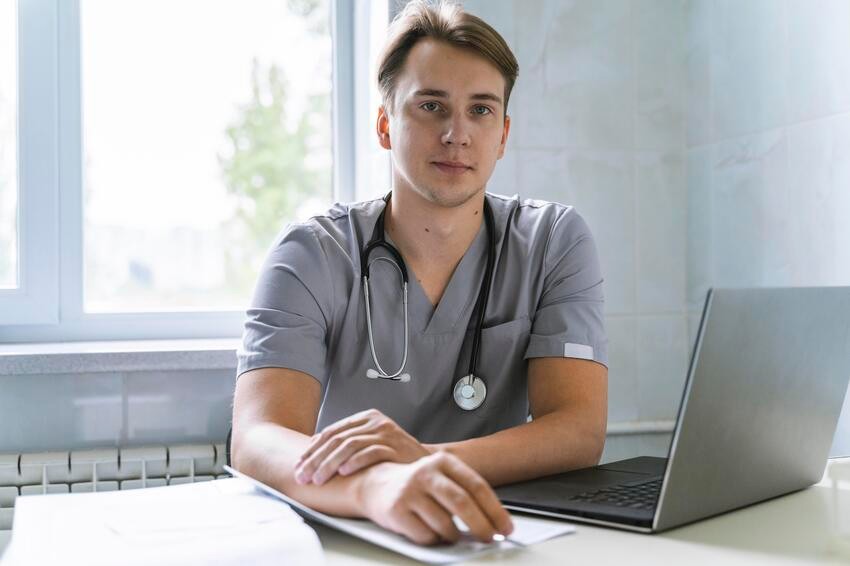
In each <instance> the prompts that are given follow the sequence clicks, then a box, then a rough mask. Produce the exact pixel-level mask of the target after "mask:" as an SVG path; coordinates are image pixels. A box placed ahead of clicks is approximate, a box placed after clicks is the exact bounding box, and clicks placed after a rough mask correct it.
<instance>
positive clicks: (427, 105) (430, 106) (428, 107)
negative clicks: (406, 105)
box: [421, 102, 440, 112]
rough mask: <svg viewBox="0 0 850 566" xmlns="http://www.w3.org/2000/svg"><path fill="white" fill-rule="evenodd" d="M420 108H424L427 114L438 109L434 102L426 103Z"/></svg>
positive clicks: (438, 106)
mask: <svg viewBox="0 0 850 566" xmlns="http://www.w3.org/2000/svg"><path fill="white" fill-rule="evenodd" d="M421 108H424V109H425V110H427V111H428V112H434V111H435V110H438V109H439V108H440V105H439V104H437V103H436V102H426V103H425V104H423V105H422V106H421Z"/></svg>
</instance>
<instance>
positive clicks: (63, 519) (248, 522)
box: [0, 479, 324, 566]
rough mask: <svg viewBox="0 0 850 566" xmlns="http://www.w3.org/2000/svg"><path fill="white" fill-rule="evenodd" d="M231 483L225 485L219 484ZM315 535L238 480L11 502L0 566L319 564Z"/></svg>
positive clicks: (291, 514)
mask: <svg viewBox="0 0 850 566" xmlns="http://www.w3.org/2000/svg"><path fill="white" fill-rule="evenodd" d="M223 484H231V485H223ZM323 561H324V558H323V554H322V550H321V544H320V543H319V539H318V536H316V533H315V531H314V530H313V529H312V528H311V527H310V526H309V525H307V524H306V523H304V521H303V520H302V519H301V517H299V516H298V515H297V514H295V513H294V512H293V511H292V509H290V508H289V507H287V506H285V505H281V503H280V502H279V501H276V500H274V499H272V498H269V497H267V496H265V495H262V494H259V493H258V492H257V491H256V490H255V488H254V487H253V486H251V485H250V484H247V483H246V482H243V481H238V480H229V479H228V480H218V481H210V482H201V483H194V484H183V485H177V486H168V487H155V488H148V489H142V490H132V491H117V492H105V493H80V494H68V495H37V496H27V497H19V498H18V499H17V501H16V506H15V522H14V525H13V530H12V539H11V541H10V543H9V546H8V548H7V551H6V554H5V555H4V556H3V560H2V562H0V564H2V566H15V565H17V564H22V565H23V564H39V565H50V564H62V565H63V566H66V565H69V564H70V565H73V564H81V565H82V564H86V565H93V566H94V565H106V564H110V565H111V564H126V565H143V564H144V565H149V564H157V566H164V565H178V564H179V565H195V564H197V565H200V564H205V565H210V564H216V565H226V564H252V565H253V564H261V565H272V564H275V565H280V564H293V565H300V564H321V563H322V562H323Z"/></svg>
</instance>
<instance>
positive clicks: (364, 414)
mask: <svg viewBox="0 0 850 566" xmlns="http://www.w3.org/2000/svg"><path fill="white" fill-rule="evenodd" d="M369 418H370V417H369V414H368V411H361V412H359V413H355V414H353V415H351V416H350V417H346V418H344V419H340V420H338V421H337V422H335V423H333V424H330V425H328V426H327V427H325V428H324V429H323V430H322V432H320V433H318V434H314V435H313V436H312V437H311V438H310V443H309V444H308V445H307V449H306V450H305V451H304V453H303V454H301V458H300V460H299V461H302V460H305V459H306V458H307V457H309V456H310V455H311V454H312V453H313V452H315V450H316V449H317V448H318V447H319V446H321V445H322V444H323V443H325V442H327V440H328V439H329V438H331V437H333V436H334V435H336V434H338V433H340V432H342V431H345V430H348V429H350V428H352V427H356V426H361V425H363V424H365V423H367V422H369Z"/></svg>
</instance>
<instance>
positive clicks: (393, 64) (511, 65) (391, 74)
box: [378, 0, 519, 114]
mask: <svg viewBox="0 0 850 566" xmlns="http://www.w3.org/2000/svg"><path fill="white" fill-rule="evenodd" d="M425 38H432V39H435V40H438V41H443V42H445V43H448V44H449V45H452V46H454V47H460V48H462V49H468V50H470V51H472V52H474V53H476V54H478V55H480V56H482V57H484V58H485V59H487V60H488V61H490V62H491V63H492V64H493V65H494V66H495V67H496V68H497V69H498V70H499V72H500V73H501V74H502V76H503V77H504V78H505V92H504V113H505V114H507V113H508V99H509V98H510V96H511V90H512V89H513V87H514V82H516V78H517V75H518V74H519V64H517V60H516V57H514V54H513V53H512V52H511V49H510V47H508V44H507V43H506V42H505V40H504V39H503V38H502V36H501V35H499V32H497V31H496V30H495V29H493V28H492V27H490V25H489V24H487V22H485V21H484V20H482V19H481V18H478V17H477V16H473V15H472V14H469V13H467V12H465V11H464V10H463V8H462V7H461V6H459V5H458V4H455V3H454V2H451V1H446V0H438V1H437V2H433V1H428V0H412V1H411V2H409V3H408V4H407V5H406V6H405V7H404V9H403V10H402V11H401V12H399V14H398V15H397V16H396V17H395V18H394V19H393V22H392V24H390V27H389V30H388V33H387V43H386V45H385V47H384V50H383V53H382V54H381V57H380V59H379V60H378V89H379V90H380V92H381V98H382V99H383V103H384V107H385V108H386V110H387V111H388V112H390V113H392V112H393V110H394V104H395V89H396V82H397V81H398V76H399V74H400V73H401V70H402V68H403V67H404V62H405V61H406V60H407V54H408V53H410V50H411V49H412V48H413V46H414V45H416V43H417V42H418V41H419V40H420V39H425Z"/></svg>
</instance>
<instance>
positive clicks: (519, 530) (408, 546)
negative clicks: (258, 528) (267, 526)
mask: <svg viewBox="0 0 850 566" xmlns="http://www.w3.org/2000/svg"><path fill="white" fill-rule="evenodd" d="M224 469H225V470H227V472H229V473H230V474H231V475H233V476H234V477H237V478H240V479H243V480H245V481H247V482H250V483H251V484H252V485H254V486H255V487H257V488H258V489H260V490H262V491H263V492H265V493H268V494H270V495H273V496H274V497H277V498H279V499H282V500H283V501H286V502H287V503H289V504H290V505H291V506H292V507H293V508H294V509H296V510H297V511H298V512H299V513H301V514H302V515H303V516H305V517H308V518H310V519H312V520H314V521H317V522H319V523H322V524H323V525H327V526H329V527H331V528H334V529H337V530H340V531H342V532H345V533H348V534H350V535H353V536H355V537H358V538H361V539H363V540H365V541H367V542H371V543H372V544H376V545H378V546H382V547H384V548H388V549H390V550H392V551H395V552H398V553H399V554H404V555H405V556H409V557H411V558H414V559H416V560H419V561H421V562H428V563H430V564H448V563H451V562H459V561H461V560H467V559H469V558H472V557H474V556H480V555H481V554H485V553H488V552H497V551H511V552H521V549H519V548H518V546H517V545H516V544H514V543H512V542H510V541H500V542H492V543H483V542H479V541H477V540H476V539H474V538H472V537H471V536H465V537H463V538H462V539H461V540H460V541H458V542H457V543H456V544H453V545H445V546H420V545H418V544H415V543H413V542H411V541H410V540H408V539H407V538H405V537H403V536H401V535H398V534H396V533H393V532H390V531H388V530H387V529H385V528H383V527H381V526H379V525H377V524H375V523H373V522H372V521H369V520H368V519H347V518H342V517H333V516H331V515H325V514H324V513H320V512H318V511H315V510H313V509H311V508H309V507H307V506H306V505H303V504H302V503H299V502H298V501H296V500H294V499H292V498H291V497H288V496H286V495H284V494H283V493H280V492H279V491H277V490H275V489H274V488H272V487H269V486H267V485H266V484H264V483H262V482H260V481H257V480H255V479H254V478H251V477H249V476H246V475H245V474H243V473H241V472H239V471H237V470H234V469H233V468H231V467H229V466H225V467H224ZM511 518H512V520H513V523H514V531H513V532H512V533H511V535H510V539H512V540H515V541H517V542H519V543H520V544H522V545H524V546H528V545H531V544H536V543H539V542H543V541H544V540H548V539H550V538H554V537H557V536H561V535H565V534H568V533H572V532H574V531H575V527H573V526H572V525H570V524H567V523H564V522H560V521H551V520H547V519H536V518H530V517H522V516H517V515H511Z"/></svg>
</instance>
